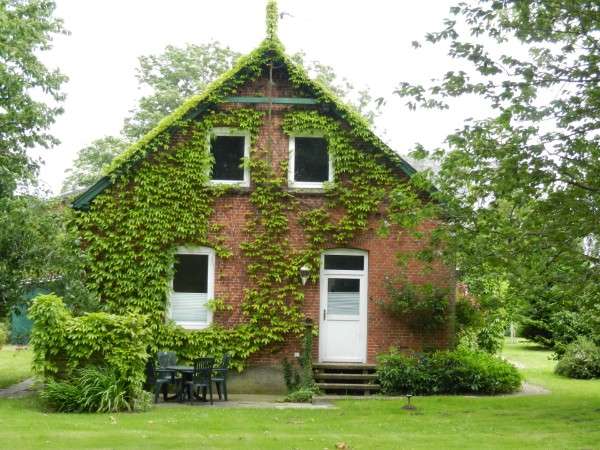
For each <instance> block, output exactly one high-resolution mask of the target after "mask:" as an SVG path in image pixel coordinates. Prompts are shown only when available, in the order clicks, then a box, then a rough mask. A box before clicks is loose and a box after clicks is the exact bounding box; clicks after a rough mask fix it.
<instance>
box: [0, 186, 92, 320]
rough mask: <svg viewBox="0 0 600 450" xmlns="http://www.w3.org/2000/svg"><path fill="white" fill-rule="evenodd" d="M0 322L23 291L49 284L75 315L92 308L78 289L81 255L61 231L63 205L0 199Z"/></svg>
mask: <svg viewBox="0 0 600 450" xmlns="http://www.w3.org/2000/svg"><path fill="white" fill-rule="evenodd" d="M0 210H1V211H2V212H3V214H1V215H0V317H3V316H5V315H6V313H7V311H8V310H9V309H10V307H11V306H13V305H14V304H16V303H18V302H19V301H20V300H21V296H22V295H23V293H24V292H25V291H26V290H27V289H28V288H29V287H36V286H39V284H40V283H46V282H49V281H54V283H53V288H54V289H58V291H59V292H60V293H61V294H63V295H65V301H66V302H67V303H68V305H69V306H70V307H71V308H72V309H73V310H74V311H76V312H80V311H85V310H90V309H94V308H95V305H96V302H95V298H94V297H93V296H92V295H91V294H90V293H89V292H88V291H87V289H86V287H85V285H84V280H85V276H84V270H83V265H84V263H85V255H84V253H83V251H82V250H81V249H80V248H79V242H78V241H77V239H76V237H75V235H74V234H73V233H72V232H71V231H70V230H68V229H67V228H66V226H65V220H64V214H65V211H64V206H63V205H62V204H61V203H60V202H58V201H46V200H42V199H39V198H37V197H35V196H23V195H21V196H16V197H14V198H10V199H0Z"/></svg>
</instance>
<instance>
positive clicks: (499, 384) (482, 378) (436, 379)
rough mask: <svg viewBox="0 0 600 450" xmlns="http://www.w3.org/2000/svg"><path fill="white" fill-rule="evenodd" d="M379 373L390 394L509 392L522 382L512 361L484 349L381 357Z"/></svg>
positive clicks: (386, 390) (515, 389)
mask: <svg viewBox="0 0 600 450" xmlns="http://www.w3.org/2000/svg"><path fill="white" fill-rule="evenodd" d="M378 362H379V364H378V367H377V376H378V379H379V383H380V384H381V389H382V392H383V393H384V394H387V395H398V394H400V395H405V394H413V395H433V394H491V395H494V394H507V393H511V392H515V391H517V390H518V389H519V388H520V386H521V375H520V374H519V372H518V371H517V369H516V368H515V367H514V366H513V365H512V364H510V363H508V362H506V361H504V360H502V359H500V358H498V357H495V356H493V355H490V354H489V353H485V352H482V351H467V350H455V351H448V350H441V351H436V352H434V353H424V354H410V355H404V354H402V353H399V352H398V351H397V350H395V349H392V350H391V351H390V353H387V354H383V355H380V356H379V357H378Z"/></svg>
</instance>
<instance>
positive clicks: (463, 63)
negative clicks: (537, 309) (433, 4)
mask: <svg viewBox="0 0 600 450" xmlns="http://www.w3.org/2000/svg"><path fill="white" fill-rule="evenodd" d="M450 14H451V17H450V18H449V19H447V20H446V21H445V23H444V28H443V29H442V30H441V31H439V32H435V33H429V34H428V35H427V36H426V40H427V41H428V42H429V43H432V44H435V45H444V44H445V45H447V46H448V47H447V48H448V54H449V55H450V56H451V57H453V58H454V59H455V60H457V61H459V63H460V70H451V71H448V72H446V73H445V74H443V75H442V76H441V77H440V78H439V79H437V80H435V81H434V82H433V83H432V84H430V85H411V84H408V83H401V84H400V86H399V88H398V91H397V93H398V94H399V95H401V96H403V97H407V98H408V99H409V100H408V106H409V107H410V108H417V107H425V108H448V107H449V105H450V103H451V102H452V101H453V99H457V98H462V97H465V96H477V97H478V98H480V99H481V101H482V102H485V104H487V105H488V107H489V109H490V111H491V113H490V115H489V116H488V117H485V118H479V119H477V120H471V121H468V122H466V123H465V125H464V126H463V127H462V128H461V129H459V130H457V131H456V132H455V133H453V134H451V135H450V136H448V138H447V148H446V149H439V150H436V151H433V152H428V151H425V149H423V148H418V149H417V152H416V154H417V155H419V156H433V157H434V158H437V159H438V160H439V161H440V171H439V173H438V174H437V175H435V176H434V177H433V182H434V183H435V185H436V187H437V188H438V190H439V192H438V197H439V198H440V200H442V202H443V203H442V204H443V205H444V207H445V209H446V213H447V215H448V217H449V229H448V231H449V233H450V235H451V236H452V239H449V240H447V242H448V243H449V250H456V251H458V262H459V266H460V269H461V271H462V272H463V273H464V274H475V275H477V274H481V273H484V272H485V271H487V273H497V274H499V276H501V277H506V279H507V280H508V281H509V283H510V289H511V290H512V293H513V294H514V295H513V296H512V298H513V299H520V300H522V301H523V302H524V303H525V304H532V303H531V302H533V301H536V300H538V299H541V298H544V297H549V296H550V297H552V298H553V300H552V303H553V307H554V308H555V311H556V310H560V309H561V308H562V309H563V310H564V309H565V308H566V309H568V308H569V306H568V305H573V304H576V303H579V304H581V302H586V303H587V304H588V305H590V304H592V305H593V304H597V303H598V295H599V294H600V293H599V292H598V286H600V284H599V283H598V281H599V276H600V273H599V271H598V263H599V262H600V260H599V259H598V257H597V254H595V253H594V252H593V251H590V246H589V245H588V246H585V245H584V242H588V243H589V242H590V241H592V242H595V241H596V240H597V237H598V233H599V229H598V223H600V204H599V200H600V134H599V133H598V130H599V129H600V34H599V33H600V4H599V3H598V2H597V1H595V0H577V1H569V2H565V1H558V0H527V1H525V0H502V1H500V0H481V1H479V2H475V3H470V4H467V3H460V4H458V5H457V6H455V7H453V8H451V10H450ZM415 45H416V46H417V47H418V46H420V45H421V44H419V43H415ZM592 247H593V246H592Z"/></svg>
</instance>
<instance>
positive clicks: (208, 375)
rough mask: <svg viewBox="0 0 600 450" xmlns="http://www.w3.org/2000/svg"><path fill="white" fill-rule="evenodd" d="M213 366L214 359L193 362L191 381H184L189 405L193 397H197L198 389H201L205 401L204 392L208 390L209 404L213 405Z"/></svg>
mask: <svg viewBox="0 0 600 450" xmlns="http://www.w3.org/2000/svg"><path fill="white" fill-rule="evenodd" d="M214 365H215V358H200V359H197V360H196V361H194V373H193V374H192V379H191V380H189V381H184V383H185V390H186V392H187V395H188V399H189V400H190V403H192V404H193V402H194V398H195V396H196V395H199V391H200V388H202V398H203V399H206V391H207V390H208V395H209V396H210V404H211V405H212V404H213V394H212V393H213V391H212V372H213V368H214Z"/></svg>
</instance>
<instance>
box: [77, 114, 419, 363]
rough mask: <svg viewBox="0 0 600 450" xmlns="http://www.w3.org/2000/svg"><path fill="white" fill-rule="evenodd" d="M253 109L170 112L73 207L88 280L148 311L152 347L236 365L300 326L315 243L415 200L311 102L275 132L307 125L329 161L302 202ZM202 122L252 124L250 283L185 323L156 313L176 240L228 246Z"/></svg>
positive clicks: (115, 301) (106, 297)
mask: <svg viewBox="0 0 600 450" xmlns="http://www.w3.org/2000/svg"><path fill="white" fill-rule="evenodd" d="M262 119H263V113H262V112H260V111H257V110H253V109H231V110H227V111H214V110H211V111H209V112H207V113H206V114H205V115H204V116H203V117H202V119H201V120H196V121H191V120H188V121H183V120H182V121H180V122H178V123H177V132H176V133H172V134H168V135H167V134H163V135H161V136H160V139H157V140H155V141H153V145H154V146H155V148H153V149H152V151H151V152H149V155H150V156H149V157H148V158H146V159H144V160H142V161H141V162H140V165H139V167H138V169H137V170H136V171H135V172H132V173H130V174H129V175H128V176H121V178H118V179H117V180H116V182H115V184H114V185H113V186H112V187H111V188H110V189H109V190H108V191H107V192H106V193H104V194H103V195H101V196H99V197H98V198H97V199H96V200H95V201H94V203H93V204H92V206H91V208H90V210H89V211H87V212H80V213H78V214H77V226H78V227H79V230H80V233H81V236H82V241H83V242H84V245H85V246H86V248H87V251H88V252H89V253H90V255H91V256H92V258H91V260H92V263H91V267H90V268H89V274H90V280H91V283H92V286H93V287H94V288H95V289H96V290H97V291H98V292H99V293H100V294H101V298H102V301H103V303H104V305H105V307H106V309H107V310H108V311H110V312H112V313H117V314H124V313H127V312H138V313H143V314H146V315H148V317H150V322H151V323H150V329H151V331H152V333H153V335H154V336H155V339H154V341H153V345H154V346H155V348H156V349H158V348H162V349H164V348H170V349H173V350H175V351H177V352H178V353H179V355H180V357H181V358H183V359H189V360H192V359H194V358H196V357H198V356H200V355H202V354H206V353H211V354H219V353H224V352H229V353H230V354H231V355H232V357H233V361H234V364H235V365H237V366H238V367H241V366H242V365H243V363H244V361H245V360H246V359H247V358H248V357H249V356H250V355H251V354H252V353H255V352H257V351H258V350H260V349H261V348H264V347H266V346H269V345H272V344H277V343H281V342H283V341H284V339H285V338H286V336H288V335H289V334H290V333H291V334H296V335H300V334H301V333H302V332H303V330H304V320H305V316H304V313H303V310H302V305H303V300H304V292H303V287H302V285H301V282H300V279H299V277H298V272H299V268H300V267H301V266H302V265H304V264H309V265H311V266H312V267H314V268H317V267H319V264H320V261H319V260H320V255H321V253H322V251H323V250H324V249H326V248H331V247H339V246H344V245H346V244H348V243H350V242H351V241H352V239H353V238H355V237H356V236H357V235H358V234H359V233H361V232H363V231H365V230H366V229H367V228H368V226H369V221H370V218H371V217H373V216H374V215H375V214H379V215H380V216H382V217H388V216H389V215H390V214H389V213H390V212H392V211H393V210H394V208H396V209H397V208H398V207H399V205H400V206H402V208H404V209H406V208H407V198H413V200H415V201H417V197H416V196H412V197H411V196H410V190H409V189H407V188H406V186H405V183H404V182H402V181H401V180H400V179H399V178H398V177H397V176H395V174H394V170H393V168H392V167H391V166H390V164H388V163H387V162H386V158H387V157H386V155H385V154H383V153H382V152H379V151H377V150H376V149H375V150H369V151H366V150H365V149H364V148H363V147H362V146H361V144H360V138H359V136H356V135H355V134H354V133H353V130H352V129H349V128H347V127H344V126H342V125H341V124H340V123H339V122H338V121H337V120H335V119H334V118H332V117H330V116H327V115H324V114H321V113H319V112H317V111H291V112H289V113H287V114H286V115H285V116H284V120H283V130H284V132H285V133H287V134H289V135H293V134H299V133H309V132H315V131H318V132H319V133H320V134H321V135H323V137H324V138H325V139H326V141H327V144H328V150H329V152H330V154H331V157H332V158H333V161H334V167H335V170H334V173H335V179H334V181H333V182H332V183H328V184H327V185H326V187H325V192H324V200H323V201H322V202H321V203H322V204H321V206H319V207H315V204H314V202H313V203H311V204H310V205H306V204H304V203H303V202H302V201H301V199H300V197H299V195H297V194H296V193H295V192H294V191H293V190H289V189H288V187H287V165H286V164H282V166H281V167H279V168H274V167H272V166H271V164H270V162H269V160H268V158H267V157H266V156H267V153H268V152H267V149H264V148H259V147H258V145H257V136H258V131H259V128H260V125H261V122H262ZM213 127H233V128H237V129H244V130H248V131H249V132H250V136H251V157H250V160H249V161H246V164H248V165H249V167H250V172H251V179H252V190H251V192H250V194H249V201H250V204H251V205H252V208H253V214H252V216H251V217H249V218H248V221H247V224H246V236H247V239H246V240H245V241H244V242H241V243H240V244H239V245H240V248H241V250H242V252H243V254H244V256H245V258H246V260H247V266H246V271H247V275H248V277H249V279H250V281H251V283H250V284H249V286H247V287H246V288H245V290H244V298H243V303H242V314H243V321H242V323H240V324H238V325H236V326H233V327H230V328H225V327H223V326H220V325H218V324H213V325H211V326H210V327H208V328H206V329H204V330H199V331H189V330H184V329H183V328H181V327H179V326H176V325H175V324H174V323H172V322H169V321H168V320H166V319H167V318H166V308H167V304H168V289H167V286H168V284H169V280H170V279H171V277H172V265H173V261H174V254H175V249H176V248H177V247H178V246H181V245H201V246H207V247H212V248H214V249H215V252H216V254H217V256H218V257H220V258H224V259H226V258H228V257H229V256H230V255H231V253H232V252H231V250H232V249H230V248H227V246H226V245H225V240H224V237H223V236H222V231H223V230H222V229H221V227H220V226H217V225H216V224H215V222H214V221H213V220H212V215H213V213H214V204H215V201H216V200H217V199H218V198H219V197H221V196H223V195H229V194H228V190H231V189H232V188H231V187H229V188H227V187H223V186H215V185H211V184H210V183H208V181H209V180H208V174H209V172H210V167H211V164H212V159H211V158H212V157H211V155H210V152H209V151H208V145H207V142H208V139H209V136H210V130H211V129H212V128H213ZM399 192H403V195H402V196H401V195H399ZM394 198H401V199H402V202H398V201H395V200H394ZM291 220H296V221H297V222H298V225H299V226H300V227H301V229H302V230H303V234H304V236H303V241H302V243H301V245H298V243H297V242H295V243H292V242H291V240H290V237H291V236H290V221H291ZM317 272H318V271H313V280H316V277H317V275H316V273H317ZM213 303H214V308H217V309H220V310H222V311H227V310H230V309H231V308H230V307H228V305H227V300H226V299H218V300H215V301H214V302H213Z"/></svg>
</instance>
